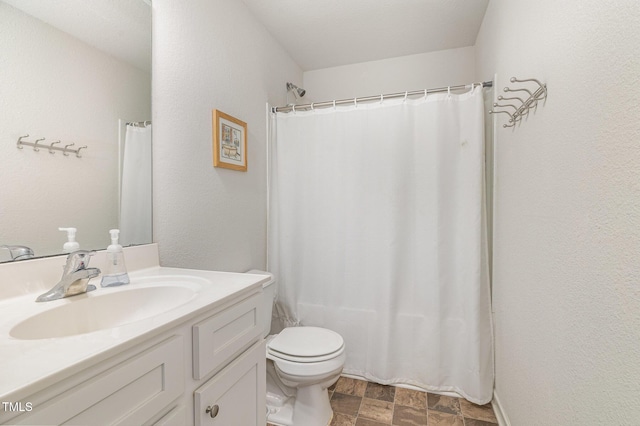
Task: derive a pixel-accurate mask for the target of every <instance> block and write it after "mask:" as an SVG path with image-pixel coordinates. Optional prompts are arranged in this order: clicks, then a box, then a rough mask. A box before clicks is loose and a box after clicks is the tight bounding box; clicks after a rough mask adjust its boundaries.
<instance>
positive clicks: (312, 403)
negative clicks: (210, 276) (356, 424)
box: [249, 270, 346, 426]
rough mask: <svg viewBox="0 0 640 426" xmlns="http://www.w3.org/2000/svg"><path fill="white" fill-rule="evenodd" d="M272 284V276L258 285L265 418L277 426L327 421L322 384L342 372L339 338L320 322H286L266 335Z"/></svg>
mask: <svg viewBox="0 0 640 426" xmlns="http://www.w3.org/2000/svg"><path fill="white" fill-rule="evenodd" d="M249 273H253V274H268V272H262V271H256V270H253V271H249ZM275 287H276V285H275V280H273V279H272V280H270V281H269V282H268V283H266V284H264V287H263V297H264V308H265V309H264V310H263V313H264V317H263V318H262V321H263V325H264V333H263V336H264V337H265V338H266V339H267V354H266V356H267V421H268V422H269V423H272V424H275V425H279V426H327V425H328V424H329V423H330V422H331V419H332V417H333V411H332V410H331V406H330V404H329V394H328V392H327V388H328V387H329V386H331V385H332V384H334V383H335V382H336V381H337V380H338V378H339V377H340V373H341V372H342V367H343V366H344V362H345V359H346V354H345V351H344V340H343V339H342V336H340V335H339V334H338V333H336V332H334V331H331V330H327V329H325V328H319V327H290V328H285V329H284V330H282V331H281V332H280V333H279V334H276V335H272V336H269V331H270V329H271V311H272V308H273V301H274V298H275V293H276V291H275Z"/></svg>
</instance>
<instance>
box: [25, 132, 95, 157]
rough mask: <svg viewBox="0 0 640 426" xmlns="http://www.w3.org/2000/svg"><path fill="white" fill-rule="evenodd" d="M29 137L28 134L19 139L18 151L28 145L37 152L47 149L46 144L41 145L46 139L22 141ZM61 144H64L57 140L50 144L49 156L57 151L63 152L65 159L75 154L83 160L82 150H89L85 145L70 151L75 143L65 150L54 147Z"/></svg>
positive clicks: (67, 146) (66, 146)
mask: <svg viewBox="0 0 640 426" xmlns="http://www.w3.org/2000/svg"><path fill="white" fill-rule="evenodd" d="M28 137H29V135H28V134H26V135H24V136H20V137H19V138H18V142H17V143H16V146H17V147H18V149H23V146H24V145H27V146H32V147H33V150H34V151H36V152H37V151H40V147H46V144H41V143H40V142H42V141H44V140H45V139H46V138H38V139H36V140H35V141H33V142H29V141H23V140H22V139H24V138H28ZM59 143H62V141H61V140H57V141H54V142H51V143H50V144H49V148H47V149H48V150H49V154H55V151H62V154H63V155H64V156H65V157H68V156H69V153H73V154H75V155H76V157H78V158H82V155H80V150H81V149H85V148H87V145H84V146H81V147H79V148H77V149H70V148H69V147H70V146H74V145H75V143H70V144H67V145H65V146H64V148H60V147H58V146H54V145H56V144H59Z"/></svg>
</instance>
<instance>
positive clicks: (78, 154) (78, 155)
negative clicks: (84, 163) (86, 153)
mask: <svg viewBox="0 0 640 426" xmlns="http://www.w3.org/2000/svg"><path fill="white" fill-rule="evenodd" d="M86 147H87V146H86V145H84V146H81V147H80V148H78V150H77V151H76V157H78V158H82V155H80V150H81V149H84V148H86Z"/></svg>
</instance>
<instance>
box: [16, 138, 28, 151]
mask: <svg viewBox="0 0 640 426" xmlns="http://www.w3.org/2000/svg"><path fill="white" fill-rule="evenodd" d="M28 137H29V135H24V136H20V137H19V138H18V143H17V144H16V146H17V147H18V149H22V138H28Z"/></svg>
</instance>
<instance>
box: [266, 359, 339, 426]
mask: <svg viewBox="0 0 640 426" xmlns="http://www.w3.org/2000/svg"><path fill="white" fill-rule="evenodd" d="M269 363H270V361H267V364H269ZM274 373H275V371H274V370H273V369H269V368H267V422H268V423H271V424H274V425H277V426H327V425H329V424H330V423H331V420H332V418H333V410H332V409H331V404H330V403H329V393H328V391H327V388H326V386H324V384H317V385H311V386H304V387H300V388H298V389H295V394H294V395H290V393H291V390H292V389H291V388H289V387H287V386H284V385H283V384H282V382H281V381H280V380H279V379H278V377H277V375H276V374H274ZM274 376H275V377H274ZM285 391H286V393H287V394H285Z"/></svg>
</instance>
